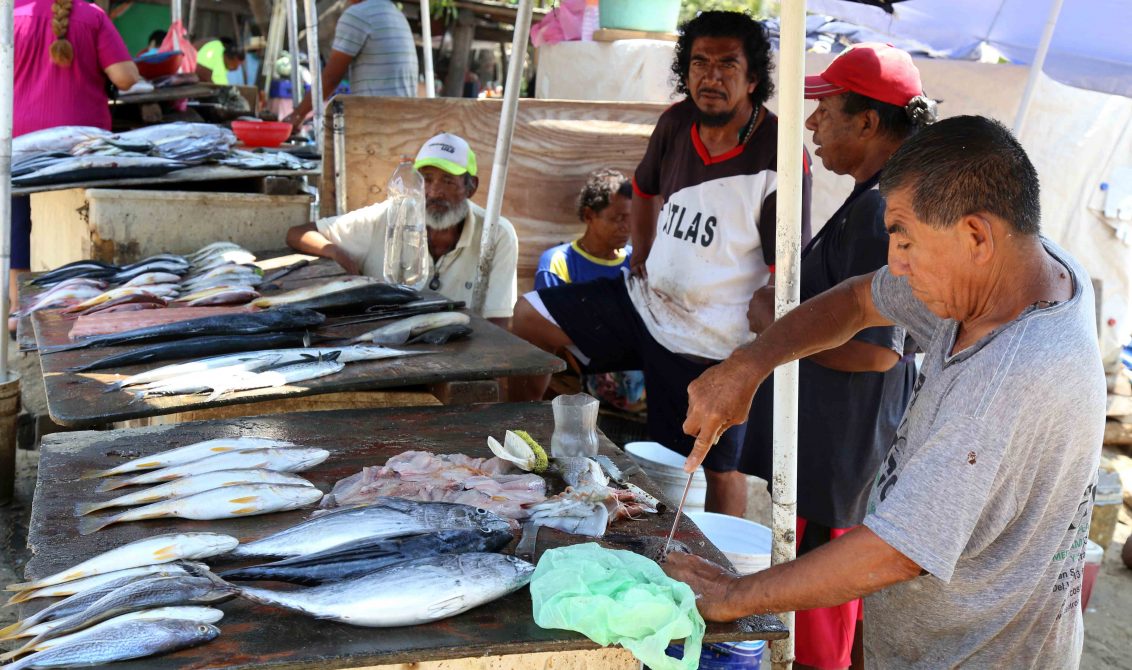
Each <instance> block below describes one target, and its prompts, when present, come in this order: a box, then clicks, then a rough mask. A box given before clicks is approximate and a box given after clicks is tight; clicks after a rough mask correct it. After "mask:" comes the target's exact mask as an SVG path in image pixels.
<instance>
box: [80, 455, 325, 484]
mask: <svg viewBox="0 0 1132 670" xmlns="http://www.w3.org/2000/svg"><path fill="white" fill-rule="evenodd" d="M329 457H330V452H329V451H327V450H326V449H317V448H312V447H278V448H275V447H269V448H266V449H241V450H239V451H229V452H226V453H221V454H216V455H214V456H206V457H204V458H201V459H199V460H196V461H190V462H188V463H182V464H180V465H173V466H170V467H167V468H161V469H160V470H150V471H148V472H143V473H141V474H139V475H134V476H133V477H118V478H114V479H104V480H103V483H102V485H101V486H99V487H98V491H100V492H101V491H113V490H115V489H119V488H122V487H123V486H137V485H139V484H156V483H159V482H167V481H171V480H174V479H180V478H182V477H190V476H192V475H199V474H201V473H204V472H215V471H217V470H243V469H248V468H251V469H256V468H263V469H266V470H277V471H280V472H302V471H303V470H308V469H310V468H313V467H314V466H316V465H318V464H319V463H321V462H323V461H325V460H326V459H327V458H329Z"/></svg>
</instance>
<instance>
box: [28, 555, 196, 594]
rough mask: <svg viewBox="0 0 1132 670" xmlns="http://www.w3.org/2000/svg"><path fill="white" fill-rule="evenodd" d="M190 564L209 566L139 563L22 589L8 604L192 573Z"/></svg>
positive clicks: (192, 562)
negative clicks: (126, 580)
mask: <svg viewBox="0 0 1132 670" xmlns="http://www.w3.org/2000/svg"><path fill="white" fill-rule="evenodd" d="M189 566H192V567H193V568H194V569H201V568H204V569H207V568H208V566H207V565H205V564H204V563H196V562H194V561H173V562H172V563H157V564H154V565H139V566H138V567H136V568H125V569H123V570H115V571H114V572H107V573H105V574H101V575H91V576H90V577H83V578H82V579H76V580H74V581H71V582H63V583H62V584H55V585H54V586H44V587H43V588H40V589H33V590H31V591H20V592H19V593H16V594H15V595H14V596H12V597H11V598H9V599H8V604H9V605H12V604H16V603H22V602H27V601H28V600H35V599H36V598H66V597H68V596H73V595H75V594H76V593H83V592H84V591H88V590H91V589H95V588H100V587H103V586H105V585H107V584H109V583H110V582H113V581H116V580H119V579H122V578H124V577H144V576H146V575H158V574H159V575H163V576H171V575H187V574H192V573H190V572H189V570H188V567H189Z"/></svg>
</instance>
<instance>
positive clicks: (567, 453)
mask: <svg viewBox="0 0 1132 670" xmlns="http://www.w3.org/2000/svg"><path fill="white" fill-rule="evenodd" d="M550 405H551V407H552V408H553V409H554V435H552V436H551V438H550V455H551V457H553V458H568V457H571V456H588V457H590V458H593V457H594V456H597V409H598V400H597V398H594V397H593V396H591V395H587V394H585V393H575V394H574V395H560V396H558V397H557V398H555V399H554V400H553V401H551V403H550Z"/></svg>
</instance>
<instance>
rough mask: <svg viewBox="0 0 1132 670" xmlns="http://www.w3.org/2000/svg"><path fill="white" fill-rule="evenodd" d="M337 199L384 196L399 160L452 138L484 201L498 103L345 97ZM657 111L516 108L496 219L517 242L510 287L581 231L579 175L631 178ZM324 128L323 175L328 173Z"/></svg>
mask: <svg viewBox="0 0 1132 670" xmlns="http://www.w3.org/2000/svg"><path fill="white" fill-rule="evenodd" d="M341 100H342V104H343V111H344V114H345V120H346V202H347V205H348V208H349V209H355V208H358V207H362V206H364V205H368V204H371V203H374V202H379V201H381V200H384V199H385V183H386V180H388V178H389V175H391V174H392V173H393V170H394V169H395V168H396V167H397V162H398V160H399V158H400V156H401V155H409V156H415V155H416V153H417V151H418V150H419V149H420V146H421V144H422V143H424V141H425V140H427V139H428V138H430V137H432V136H433V135H435V134H437V133H439V132H442V131H447V132H451V133H455V134H457V135H459V136H461V137H463V138H465V139H466V140H468V142H469V143H470V144H471V145H472V149H473V150H474V151H475V152H476V158H477V162H478V164H479V170H480V172H479V179H480V190H479V192H478V193H476V195H475V197H474V198H473V200H474V201H475V202H476V203H478V204H480V205H485V204H486V203H487V192H488V184H489V183H490V182H491V170H492V163H493V161H494V158H495V137H496V134H497V131H498V127H499V113H500V109H501V103H500V102H499V101H497V100H464V99H460V98H435V99H420V98H416V99H405V98H369V97H361V96H352V95H351V96H344V97H342V98H341ZM665 108H666V105H660V104H652V103H613V102H576V101H568V100H526V99H524V100H523V101H522V102H521V103H520V105H519V113H518V117H517V118H516V120H515V136H514V140H513V143H512V149H511V163H510V168H509V170H508V176H507V190H506V191H505V194H504V198H503V216H505V217H507V218H508V219H509V220H510V221H511V222H512V223H513V224H515V228H516V232H517V233H518V235H519V280H520V286H521V287H529V286H530V285H531V282H532V278H533V276H534V271H535V268H536V267H537V266H538V258H539V255H540V254H541V253H542V252H543V251H545V250H546V249H548V248H549V247H551V246H553V245H555V244H560V243H562V242H565V241H568V240H570V239H573V238H574V237H576V236H578V235H579V234H580V233H581V231H582V225H581V223H579V222H578V218H577V215H576V212H575V200H576V198H577V196H578V192H579V191H580V190H581V188H582V185H583V184H585V180H586V175H588V174H589V173H590V172H591V171H593V170H595V169H597V168H601V167H611V168H616V169H618V170H621V171H622V172H624V173H625V174H626V175H627V176H632V174H633V172H634V171H635V170H636V168H637V163H639V162H640V160H641V158H642V157H643V156H644V153H645V148H646V146H647V145H648V138H649V135H651V134H652V129H653V126H654V125H655V124H656V120H657V118H658V117H659V116H660V114H661V112H663V111H664V109H665ZM330 127H331V124H329V123H328V124H327V129H328V130H327V141H326V147H327V148H326V151H325V155H324V162H323V172H324V173H325V174H327V175H332V174H333V169H332V167H333V165H334V154H333V151H334V149H333V144H334V142H333V139H332V137H331V135H330ZM334 188H335V185H334V183H333V179H330V178H328V179H325V180H324V184H323V190H322V212H323V215H324V216H328V215H331V214H333V213H334V203H335V195H334Z"/></svg>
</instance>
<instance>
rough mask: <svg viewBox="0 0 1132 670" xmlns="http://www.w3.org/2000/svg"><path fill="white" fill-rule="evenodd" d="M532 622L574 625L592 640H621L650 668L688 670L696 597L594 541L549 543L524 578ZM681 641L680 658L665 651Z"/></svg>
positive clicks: (693, 654) (696, 632)
mask: <svg viewBox="0 0 1132 670" xmlns="http://www.w3.org/2000/svg"><path fill="white" fill-rule="evenodd" d="M531 600H532V602H533V605H534V617H535V623H537V624H538V625H540V626H542V627H543V628H563V629H566V630H573V631H577V632H579V633H581V634H583V635H585V636H586V637H588V638H589V639H591V640H593V641H594V642H596V643H598V644H600V645H603V646H608V645H610V644H620V645H621V646H622V647H625V648H626V649H628V650H629V651H631V652H632V653H633V655H634V656H636V657H637V659H638V660H640V661H641V662H642V663H644V664H645V665H647V666H649V667H650V668H653V670H695V668H698V667H699V664H700V645H701V643H702V642H703V639H704V619H703V617H701V616H700V613H699V610H697V609H696V596H695V594H694V593H692V589H691V588H690V587H689V586H688V585H687V584H684V583H683V582H678V581H676V580H674V579H671V578H670V577H669V576H668V575H666V574H664V571H663V570H661V569H660V566H659V565H657V564H656V563H655V562H653V561H651V560H649V559H647V558H645V557H644V556H640V555H638V554H634V553H633V552H631V551H617V550H614V549H605V548H604V547H601V546H599V545H597V544H594V543H592V542H591V543H588V544H579V545H574V546H572V547H562V548H559V549H551V550H549V551H547V552H546V553H544V554H543V555H542V558H541V559H539V562H538V567H537V568H536V569H535V573H534V576H533V577H532V578H531ZM680 639H683V640H684V658H683V660H680V659H675V658H672V657H670V656H666V655H665V654H664V649H665V647H667V646H668V644H669V642H671V641H673V640H680Z"/></svg>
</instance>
